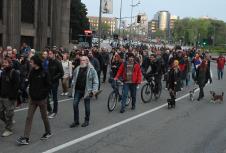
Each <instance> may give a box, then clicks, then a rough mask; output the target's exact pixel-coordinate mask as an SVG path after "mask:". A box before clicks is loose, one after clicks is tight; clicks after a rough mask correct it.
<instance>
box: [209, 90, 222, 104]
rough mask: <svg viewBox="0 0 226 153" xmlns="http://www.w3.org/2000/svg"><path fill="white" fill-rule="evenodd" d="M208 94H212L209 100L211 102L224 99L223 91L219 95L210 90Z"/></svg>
mask: <svg viewBox="0 0 226 153" xmlns="http://www.w3.org/2000/svg"><path fill="white" fill-rule="evenodd" d="M210 94H211V95H212V98H211V101H212V102H213V103H216V101H219V102H221V103H222V102H223V101H224V92H222V94H221V95H217V94H216V93H215V92H214V91H210Z"/></svg>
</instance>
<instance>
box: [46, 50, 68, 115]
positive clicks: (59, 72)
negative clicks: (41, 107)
mask: <svg viewBox="0 0 226 153" xmlns="http://www.w3.org/2000/svg"><path fill="white" fill-rule="evenodd" d="M48 71H49V74H50V81H51V89H50V92H51V94H52V96H53V110H52V107H51V105H50V100H49V99H48V107H47V108H48V112H49V118H51V119H52V118H55V117H56V115H57V112H58V87H59V80H60V79H61V78H62V77H63V75H64V70H63V67H62V64H61V63H60V62H59V61H58V60H57V59H55V53H54V52H53V51H51V50H50V51H49V63H48Z"/></svg>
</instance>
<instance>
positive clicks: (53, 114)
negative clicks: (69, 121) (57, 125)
mask: <svg viewBox="0 0 226 153" xmlns="http://www.w3.org/2000/svg"><path fill="white" fill-rule="evenodd" d="M56 115H57V114H56V113H52V114H51V115H49V116H48V118H49V119H53V118H55V117H56Z"/></svg>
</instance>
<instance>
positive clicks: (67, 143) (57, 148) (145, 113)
mask: <svg viewBox="0 0 226 153" xmlns="http://www.w3.org/2000/svg"><path fill="white" fill-rule="evenodd" d="M198 91H199V89H196V90H195V92H198ZM188 96H189V93H188V94H186V95H184V96H182V97H179V98H177V99H176V101H179V100H181V99H184V98H186V97H188ZM167 105H168V104H167V103H166V104H163V105H161V106H158V107H156V108H153V109H150V110H148V111H146V112H143V113H141V114H138V115H136V116H133V117H130V118H128V119H126V120H123V121H120V122H118V123H116V124H113V125H110V126H107V127H105V128H102V129H100V130H97V131H94V132H92V133H90V134H87V135H85V136H82V137H80V138H78V139H75V140H71V141H69V142H66V143H64V144H61V145H59V146H57V147H54V148H52V149H49V150H47V151H44V152H43V153H54V152H57V151H60V150H62V149H65V148H67V147H70V146H72V145H75V144H77V143H79V142H82V141H85V140H87V139H89V138H92V137H94V136H96V135H99V134H102V133H104V132H107V131H109V130H112V129H114V128H116V127H119V126H121V125H123V124H126V123H128V122H131V121H133V120H136V119H138V118H141V117H143V116H146V115H148V114H150V113H152V112H155V111H157V110H160V109H161V108H163V107H166V106H167Z"/></svg>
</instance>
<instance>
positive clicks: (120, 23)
mask: <svg viewBox="0 0 226 153" xmlns="http://www.w3.org/2000/svg"><path fill="white" fill-rule="evenodd" d="M121 26H122V0H121V4H120V18H119V32H118V33H119V34H118V36H119V44H120V36H121Z"/></svg>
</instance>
